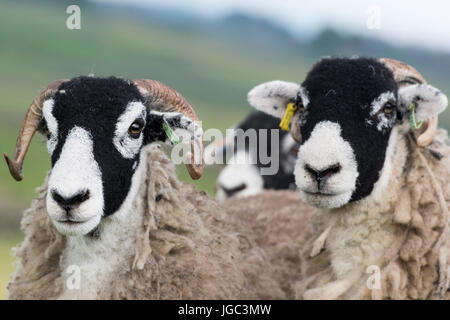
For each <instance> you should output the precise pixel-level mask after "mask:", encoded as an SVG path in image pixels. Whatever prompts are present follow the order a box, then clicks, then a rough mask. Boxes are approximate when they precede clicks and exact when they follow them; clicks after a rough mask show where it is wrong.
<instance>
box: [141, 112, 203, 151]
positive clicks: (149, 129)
mask: <svg viewBox="0 0 450 320" xmlns="http://www.w3.org/2000/svg"><path fill="white" fill-rule="evenodd" d="M144 136H145V143H151V142H156V141H161V142H165V143H167V144H177V143H179V142H181V140H180V136H183V137H186V136H187V137H189V138H190V139H191V140H200V141H201V140H202V136H203V130H202V127H201V125H199V124H198V123H197V122H195V121H193V120H192V119H191V118H189V117H188V116H186V115H184V114H182V113H179V112H159V111H154V110H152V111H150V113H149V114H148V116H147V125H146V128H145V132H144Z"/></svg>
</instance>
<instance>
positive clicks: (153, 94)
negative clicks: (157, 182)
mask: <svg viewBox="0 0 450 320" xmlns="http://www.w3.org/2000/svg"><path fill="white" fill-rule="evenodd" d="M133 83H134V84H135V85H136V87H137V88H138V89H139V92H140V93H141V94H142V95H143V96H144V97H145V98H146V101H145V104H146V105H147V107H151V108H154V109H157V110H159V111H162V112H180V113H182V114H184V115H186V116H187V117H189V118H190V119H192V120H194V121H195V122H199V119H198V117H197V115H196V114H195V111H194V109H193V108H192V107H191V105H190V104H189V102H187V101H186V99H185V98H184V97H183V96H182V95H181V94H180V93H178V92H177V91H175V90H174V89H172V88H170V87H169V86H166V85H165V84H163V83H161V82H159V81H156V80H149V79H137V80H133ZM198 149H200V150H199V151H198V150H196V148H195V145H194V143H192V142H191V152H192V153H191V154H189V155H187V157H188V158H189V159H188V160H189V161H188V163H186V169H187V171H188V172H189V175H190V176H191V178H192V179H194V180H197V179H199V178H200V177H201V176H202V174H203V168H204V166H205V161H204V159H203V137H202V141H201V143H200V145H199V148H198ZM198 152H199V153H200V154H198ZM195 159H201V161H195ZM198 162H200V163H198Z"/></svg>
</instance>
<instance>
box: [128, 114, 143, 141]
mask: <svg viewBox="0 0 450 320" xmlns="http://www.w3.org/2000/svg"><path fill="white" fill-rule="evenodd" d="M144 125H145V123H144V120H142V119H137V120H135V121H134V122H133V123H132V124H131V126H130V128H128V134H129V135H130V136H131V137H132V138H134V139H137V138H139V136H140V134H141V132H142V129H143V128H144Z"/></svg>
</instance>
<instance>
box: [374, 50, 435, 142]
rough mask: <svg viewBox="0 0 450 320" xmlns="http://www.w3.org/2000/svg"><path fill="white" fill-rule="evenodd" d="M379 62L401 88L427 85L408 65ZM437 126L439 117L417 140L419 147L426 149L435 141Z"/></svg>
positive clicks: (432, 120)
mask: <svg viewBox="0 0 450 320" xmlns="http://www.w3.org/2000/svg"><path fill="white" fill-rule="evenodd" d="M379 61H380V62H381V63H383V64H384V65H385V66H386V67H388V68H389V69H391V71H392V73H393V74H394V80H395V81H396V82H397V84H398V86H399V87H402V86H405V85H409V84H414V83H427V82H426V80H425V79H424V78H423V77H422V75H421V74H420V73H419V71H417V70H416V69H415V68H413V67H412V66H410V65H408V64H406V63H403V62H401V61H398V60H394V59H389V58H380V59H379ZM437 125H438V117H437V116H434V117H431V118H430V119H428V121H427V128H426V129H425V131H424V132H422V133H421V134H420V135H419V136H418V137H417V139H416V142H417V145H418V146H419V147H425V146H427V145H429V144H430V143H431V142H432V141H433V139H434V136H435V135H436V131H437Z"/></svg>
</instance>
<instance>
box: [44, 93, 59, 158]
mask: <svg viewBox="0 0 450 320" xmlns="http://www.w3.org/2000/svg"><path fill="white" fill-rule="evenodd" d="M54 105H55V101H54V100H53V99H49V100H46V101H44V103H43V106H42V115H43V116H44V119H45V121H46V122H47V128H48V131H49V132H50V137H48V139H47V150H48V153H49V154H53V152H54V151H55V148H56V145H57V144H58V122H57V121H56V118H55V117H54V116H53V113H52V112H53V107H54Z"/></svg>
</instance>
